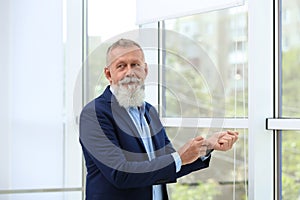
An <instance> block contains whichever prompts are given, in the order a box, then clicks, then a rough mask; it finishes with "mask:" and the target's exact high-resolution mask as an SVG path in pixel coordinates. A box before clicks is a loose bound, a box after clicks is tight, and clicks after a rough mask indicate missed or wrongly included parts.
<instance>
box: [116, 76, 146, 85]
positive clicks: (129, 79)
mask: <svg viewBox="0 0 300 200" xmlns="http://www.w3.org/2000/svg"><path fill="white" fill-rule="evenodd" d="M141 81H142V80H141V79H140V78H136V77H125V78H123V79H122V80H120V81H119V84H127V83H140V82H141Z"/></svg>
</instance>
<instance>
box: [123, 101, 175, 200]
mask: <svg viewBox="0 0 300 200" xmlns="http://www.w3.org/2000/svg"><path fill="white" fill-rule="evenodd" d="M127 112H128V114H129V116H130V117H131V119H132V121H133V122H134V124H135V126H136V128H137V130H138V132H139V134H140V137H141V139H142V141H143V143H144V146H145V148H146V152H147V155H148V158H149V160H152V159H153V158H155V152H154V149H153V143H152V140H151V134H150V129H149V126H148V124H147V122H146V119H145V117H144V114H145V103H144V104H143V106H141V107H139V108H137V107H130V108H129V109H127ZM172 156H173V158H174V161H175V165H176V172H178V171H179V170H180V168H181V159H180V156H179V154H178V153H177V152H174V153H172ZM162 198H163V196H162V186H161V185H154V186H153V200H162Z"/></svg>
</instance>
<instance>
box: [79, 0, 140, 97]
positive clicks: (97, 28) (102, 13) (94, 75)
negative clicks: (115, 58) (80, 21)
mask: <svg viewBox="0 0 300 200" xmlns="http://www.w3.org/2000/svg"><path fill="white" fill-rule="evenodd" d="M116 5H118V6H116ZM87 6H88V11H87V14H88V17H87V20H88V21H87V39H88V41H87V44H85V45H86V47H87V57H86V58H85V65H86V66H85V67H86V75H85V79H86V81H85V83H86V85H85V89H86V98H87V99H86V101H87V102H88V101H89V100H91V99H93V98H94V97H96V96H98V95H99V94H100V93H101V92H102V91H103V89H104V88H105V87H106V85H108V84H109V82H108V80H107V79H106V78H105V75H104V74H103V68H104V67H105V66H106V62H105V60H106V59H105V54H106V50H107V47H108V45H107V44H105V42H107V41H108V40H109V39H112V38H114V37H116V36H118V35H120V34H122V33H126V32H128V31H132V30H134V29H137V28H138V27H137V26H136V25H135V21H136V20H135V14H136V11H135V7H136V1H135V0H127V1H119V0H110V1H105V2H103V1H99V0H87ZM124 12H126V14H121V13H124ZM120 16H122V17H120Z"/></svg>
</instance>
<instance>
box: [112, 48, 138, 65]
mask: <svg viewBox="0 0 300 200" xmlns="http://www.w3.org/2000/svg"><path fill="white" fill-rule="evenodd" d="M130 54H134V55H133V56H134V57H133V58H134V59H136V60H139V59H144V56H143V53H142V50H141V49H140V48H139V47H136V46H132V47H116V48H114V49H112V50H111V52H110V55H109V61H110V62H109V63H113V62H115V61H117V60H119V59H122V58H123V57H125V56H128V55H130Z"/></svg>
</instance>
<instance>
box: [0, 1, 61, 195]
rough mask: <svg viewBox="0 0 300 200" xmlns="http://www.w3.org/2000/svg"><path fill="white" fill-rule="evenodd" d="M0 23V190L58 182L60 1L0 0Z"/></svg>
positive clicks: (59, 173) (59, 140) (52, 185)
mask: <svg viewBox="0 0 300 200" xmlns="http://www.w3.org/2000/svg"><path fill="white" fill-rule="evenodd" d="M0 25H1V37H0V40H1V42H0V44H1V46H0V56H1V57H0V58H1V59H0V64H1V73H0V81H1V84H0V87H1V104H0V109H1V112H0V113H1V114H0V116H1V126H0V148H1V149H0V159H1V160H0V163H1V165H0V177H1V179H0V189H1V190H7V189H31V188H45V187H46V188H49V187H60V186H61V185H62V180H63V179H62V177H63V170H62V169H63V134H62V133H63V124H62V122H63V120H62V113H63V73H64V58H63V43H62V2H61V1H60V0H51V1H40V0H28V1H23V0H10V1H0Z"/></svg>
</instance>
